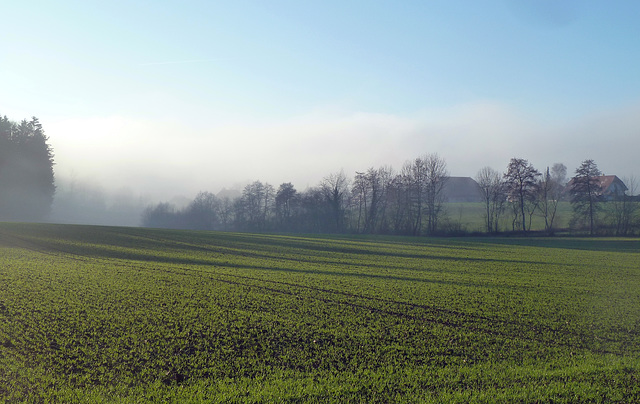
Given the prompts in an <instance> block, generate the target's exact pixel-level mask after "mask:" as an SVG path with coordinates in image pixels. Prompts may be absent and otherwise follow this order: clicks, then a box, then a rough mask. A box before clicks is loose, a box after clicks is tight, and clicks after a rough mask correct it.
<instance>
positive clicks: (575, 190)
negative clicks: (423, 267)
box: [569, 159, 602, 235]
mask: <svg viewBox="0 0 640 404" xmlns="http://www.w3.org/2000/svg"><path fill="white" fill-rule="evenodd" d="M601 175H602V172H600V170H599V169H598V166H597V165H596V163H595V162H594V161H593V160H590V159H588V160H585V161H583V162H582V164H581V165H580V167H578V168H577V169H576V175H575V176H574V177H573V178H572V179H571V182H570V183H569V186H570V193H571V204H572V205H573V213H574V218H573V221H574V222H575V221H578V220H580V219H586V220H588V221H589V234H591V235H593V233H594V230H595V220H596V215H597V213H598V212H599V211H600V210H601V209H602V207H601V206H600V205H599V204H598V201H599V199H600V194H601V193H602V189H601V187H600V180H599V179H598V177H599V176H601Z"/></svg>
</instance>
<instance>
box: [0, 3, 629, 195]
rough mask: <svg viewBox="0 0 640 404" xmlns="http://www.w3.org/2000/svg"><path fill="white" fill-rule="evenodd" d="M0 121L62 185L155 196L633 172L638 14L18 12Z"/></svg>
mask: <svg viewBox="0 0 640 404" xmlns="http://www.w3.org/2000/svg"><path fill="white" fill-rule="evenodd" d="M6 3H7V4H3V6H2V16H3V18H2V19H3V23H2V27H0V32H1V33H2V35H1V36H0V38H1V42H2V52H0V115H6V116H7V117H8V118H9V119H11V120H14V121H19V120H22V119H28V118H30V117H32V116H36V117H38V118H39V120H40V122H41V123H42V124H43V127H44V130H45V132H46V134H47V135H48V136H49V142H50V144H51V146H52V147H53V149H54V153H55V161H56V165H55V174H56V178H57V180H58V181H61V182H62V181H79V182H89V183H95V184H100V186H101V187H103V188H104V189H107V190H122V189H126V190H129V191H132V192H134V193H135V194H140V195H147V196H148V197H151V198H157V199H163V198H164V199H167V198H171V197H174V196H176V195H183V196H187V197H192V196H194V195H195V194H196V193H197V192H198V191H201V190H206V191H211V192H217V191H218V190H220V189H221V188H234V187H236V188H237V187H241V186H243V185H244V184H247V183H248V182H251V181H255V180H260V181H263V182H268V183H270V184H272V185H274V186H276V187H277V186H278V185H279V184H280V183H283V182H292V183H293V184H294V185H295V186H296V188H298V189H299V190H304V189H305V188H306V187H308V186H315V185H317V184H318V183H319V182H320V180H321V179H322V178H323V177H325V176H327V175H329V174H331V173H335V172H338V171H340V170H344V172H345V173H346V174H347V175H348V176H353V175H354V174H355V172H356V171H363V170H366V169H368V168H369V167H380V166H383V165H384V166H392V167H393V168H394V169H396V170H399V169H400V168H401V167H402V164H403V163H404V162H406V161H407V160H411V159H414V158H416V157H419V156H423V155H425V154H431V153H437V154H438V155H439V156H440V157H442V158H443V159H444V160H445V161H446V163H447V167H448V170H449V172H450V174H451V175H454V176H470V177H474V176H475V175H476V173H477V172H478V170H479V169H481V168H482V167H485V166H490V167H492V168H494V169H496V170H499V171H504V170H505V168H506V166H507V164H508V162H509V159H511V158H512V157H518V158H524V159H527V160H529V161H530V162H531V163H532V164H533V165H534V166H535V167H536V168H538V169H539V170H540V171H543V170H544V169H545V168H546V167H547V166H550V165H553V164H554V163H558V162H560V163H564V164H565V165H566V166H567V167H568V170H569V174H571V173H573V171H574V170H575V168H576V167H577V166H578V165H579V164H580V162H581V161H583V160H585V159H593V160H595V162H596V163H597V164H598V167H599V168H600V169H601V170H602V171H603V172H604V173H605V174H616V175H618V176H620V177H630V176H634V175H640V163H639V162H638V155H639V150H640V147H639V146H640V70H639V66H640V24H638V21H640V2H638V1H620V0H612V1H607V2H604V1H595V0H563V1H555V0H518V1H516V0H513V1H509V0H485V1H462V0H460V1H444V0H443V1H372V0H368V1H358V0H354V1H344V0H340V1H334V0H325V1H321V2H320V1H317V2H306V1H280V0H273V1H268V2H267V1H243V0H238V1H215V0H208V1H196V0H192V1H159V0H155V1H119V0H115V1H108V2H105V1H100V2H98V1H87V0H82V1H64V0H62V1H57V2H51V1H29V0H24V1H19V2H18V1H13V2H6Z"/></svg>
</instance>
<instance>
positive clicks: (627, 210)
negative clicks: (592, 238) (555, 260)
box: [142, 154, 640, 236]
mask: <svg viewBox="0 0 640 404" xmlns="http://www.w3.org/2000/svg"><path fill="white" fill-rule="evenodd" d="M600 175H601V173H600V171H599V170H598V169H597V166H596V165H595V163H594V162H593V160H585V162H583V163H582V165H581V166H580V167H579V168H578V169H577V170H576V172H575V175H574V176H573V177H572V178H571V179H570V181H569V180H568V179H567V168H566V166H564V165H563V164H561V163H557V164H554V165H553V166H552V167H547V168H546V170H545V171H544V172H543V173H541V172H539V171H538V170H537V169H536V168H534V167H533V166H532V165H531V163H529V162H528V161H527V160H525V159H521V158H512V159H511V160H510V162H509V164H508V165H507V168H506V170H505V171H504V172H503V173H501V172H499V171H497V170H494V169H492V168H491V167H484V168H482V169H481V170H479V171H478V173H477V175H476V178H475V180H476V182H477V184H478V186H479V190H478V192H479V194H480V195H481V198H482V200H483V206H484V208H483V211H484V213H483V216H484V223H485V226H484V231H485V232H487V233H499V232H505V231H509V232H524V233H526V232H530V231H531V229H532V220H533V217H534V216H537V217H541V218H542V219H543V222H544V228H545V229H544V230H545V232H546V233H548V234H550V233H553V232H554V231H555V230H556V227H557V223H556V222H557V214H558V206H559V203H560V202H561V201H569V202H571V205H572V208H573V216H572V219H571V221H570V226H571V230H573V231H588V232H589V233H591V234H595V233H597V232H602V231H607V232H610V233H615V234H619V235H630V234H634V233H635V232H637V231H638V230H639V229H640V219H639V218H638V212H639V209H638V201H637V199H636V198H633V197H630V196H629V195H627V194H624V195H616V196H614V197H613V198H611V197H609V198H605V197H604V195H603V193H602V189H600V184H599V180H598V177H599V176H600ZM448 179H449V173H448V170H447V165H446V162H445V160H444V159H443V158H441V157H440V156H439V155H438V154H426V155H423V156H421V157H417V158H415V159H413V160H410V161H407V162H405V164H404V165H403V166H402V168H401V169H400V170H399V171H395V170H394V169H393V168H392V167H390V166H383V167H380V168H377V169H376V168H373V167H372V168H369V169H368V170H366V171H361V172H356V173H355V175H354V177H353V178H348V177H347V176H346V175H345V173H344V172H343V171H340V172H335V173H332V174H329V175H327V176H325V177H324V178H323V179H322V180H321V181H320V183H319V184H318V185H316V186H313V187H309V188H307V189H305V190H304V191H299V190H297V189H296V188H295V187H294V185H293V184H292V183H290V182H286V183H282V184H280V186H279V187H278V188H275V187H274V186H272V185H271V184H268V183H263V182H261V181H254V182H252V183H250V184H248V185H246V186H245V187H244V189H243V190H242V193H241V195H240V196H239V197H237V198H229V197H217V196H216V195H215V194H213V193H211V192H200V193H199V194H198V195H197V196H196V197H195V199H194V200H193V201H191V202H190V203H189V204H188V205H187V206H186V207H184V208H182V209H177V208H175V207H174V206H172V205H171V204H168V203H159V204H156V205H152V206H149V207H147V208H146V209H145V211H144V212H143V214H142V225H143V226H145V227H166V228H189V229H198V230H223V231H249V232H293V233H358V234H396V235H412V236H420V235H427V236H428V235H444V234H452V233H460V232H461V228H460V226H459V223H455V222H454V221H452V220H451V219H450V218H448V217H447V215H446V198H445V193H444V192H443V191H444V189H445V186H446V184H447V181H448ZM632 188H633V187H632ZM632 191H633V189H632ZM603 213H604V214H603ZM505 218H508V219H510V220H509V221H508V222H509V223H510V225H509V226H505V225H504V222H505V221H504V220H503V219H505Z"/></svg>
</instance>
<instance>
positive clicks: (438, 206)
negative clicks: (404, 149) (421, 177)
mask: <svg viewBox="0 0 640 404" xmlns="http://www.w3.org/2000/svg"><path fill="white" fill-rule="evenodd" d="M423 159H424V167H425V174H426V176H425V191H426V192H425V202H426V209H427V232H428V234H434V233H435V232H436V230H437V228H438V220H439V219H440V216H441V214H442V208H443V206H444V205H443V204H444V198H443V195H442V189H443V188H444V185H445V183H446V182H447V179H448V178H449V172H448V171H447V163H446V162H445V160H444V159H443V158H441V157H440V156H438V154H435V153H434V154H427V155H426V156H424V158H423Z"/></svg>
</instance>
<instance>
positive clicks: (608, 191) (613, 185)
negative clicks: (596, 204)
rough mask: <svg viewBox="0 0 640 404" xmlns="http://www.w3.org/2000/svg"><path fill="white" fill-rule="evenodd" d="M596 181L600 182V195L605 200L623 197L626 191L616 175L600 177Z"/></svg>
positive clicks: (625, 187)
mask: <svg viewBox="0 0 640 404" xmlns="http://www.w3.org/2000/svg"><path fill="white" fill-rule="evenodd" d="M598 180H599V181H600V189H601V192H600V195H601V196H602V197H603V198H604V199H607V200H611V199H615V198H617V197H622V196H624V194H625V192H626V191H627V189H628V188H627V186H626V185H624V182H622V180H621V179H620V178H618V177H617V176H616V175H601V176H600V177H598Z"/></svg>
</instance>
